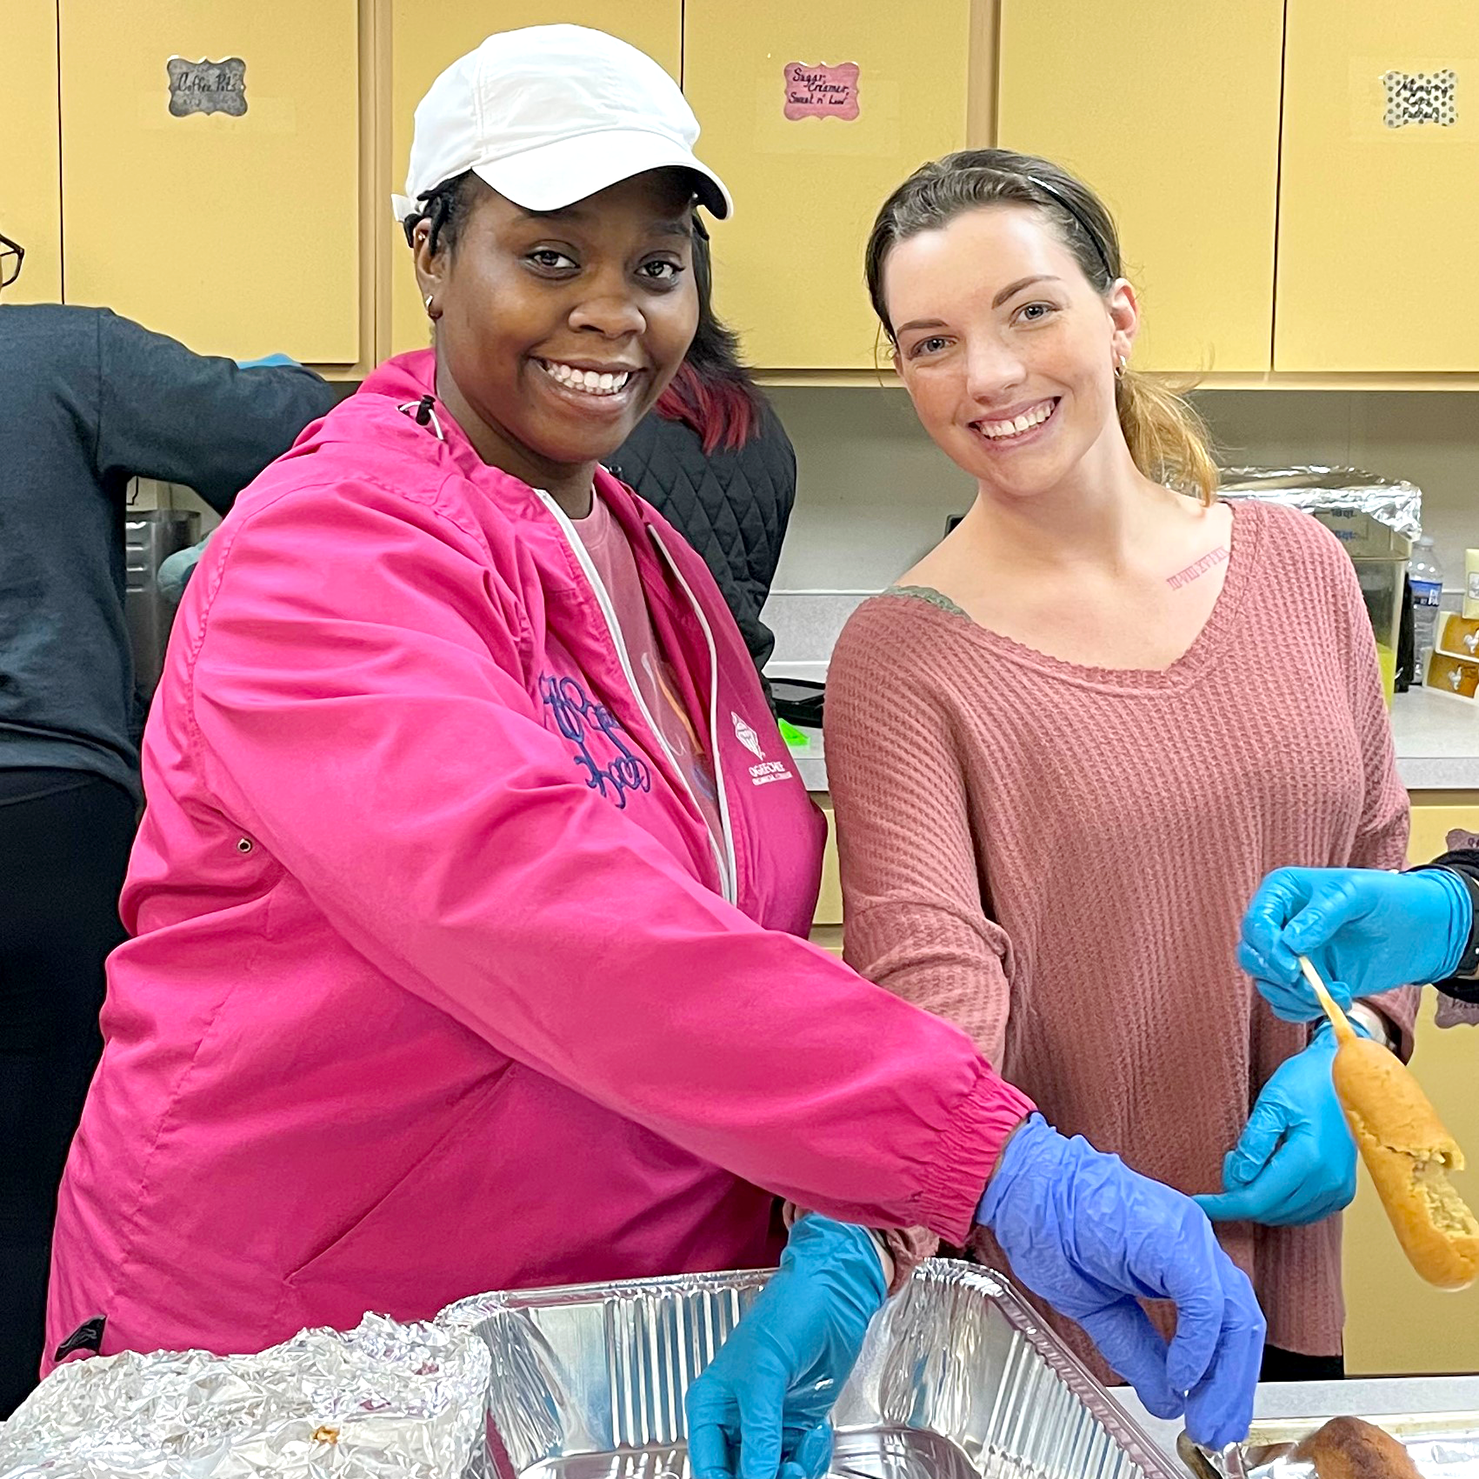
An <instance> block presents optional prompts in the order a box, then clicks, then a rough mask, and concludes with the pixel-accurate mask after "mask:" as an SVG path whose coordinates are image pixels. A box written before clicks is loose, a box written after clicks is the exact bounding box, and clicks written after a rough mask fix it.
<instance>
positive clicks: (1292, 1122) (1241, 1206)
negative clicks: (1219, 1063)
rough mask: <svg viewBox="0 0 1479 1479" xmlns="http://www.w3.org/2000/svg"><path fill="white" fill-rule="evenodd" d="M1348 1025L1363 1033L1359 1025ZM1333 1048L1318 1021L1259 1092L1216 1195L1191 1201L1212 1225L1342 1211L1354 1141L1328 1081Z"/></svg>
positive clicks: (1299, 1219)
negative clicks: (1307, 1042)
mask: <svg viewBox="0 0 1479 1479" xmlns="http://www.w3.org/2000/svg"><path fill="white" fill-rule="evenodd" d="M1351 1025H1352V1026H1353V1027H1354V1028H1355V1029H1356V1031H1357V1032H1363V1033H1364V1029H1363V1028H1362V1027H1361V1025H1360V1023H1358V1022H1352V1023H1351ZM1336 1046H1337V1044H1336V1041H1335V1032H1334V1029H1333V1028H1332V1027H1331V1026H1330V1024H1329V1023H1328V1022H1326V1023H1325V1024H1324V1025H1323V1026H1321V1028H1320V1030H1319V1031H1318V1032H1317V1033H1316V1034H1315V1038H1314V1041H1313V1042H1312V1043H1311V1044H1310V1045H1309V1047H1307V1048H1306V1049H1305V1050H1304V1051H1303V1052H1302V1053H1296V1054H1295V1055H1294V1056H1293V1057H1292V1058H1289V1059H1287V1060H1286V1061H1285V1062H1283V1063H1281V1064H1280V1065H1279V1067H1278V1068H1277V1069H1276V1070H1275V1071H1274V1074H1273V1076H1272V1077H1271V1078H1270V1079H1269V1081H1268V1082H1267V1083H1266V1084H1265V1085H1264V1086H1263V1092H1262V1093H1261V1094H1259V1096H1258V1102H1257V1103H1256V1104H1255V1105H1254V1106H1253V1113H1252V1114H1251V1115H1249V1116H1248V1123H1247V1124H1246V1125H1245V1126H1244V1127H1243V1133H1242V1134H1241V1135H1240V1136H1239V1137H1238V1143H1237V1145H1236V1146H1235V1147H1234V1148H1233V1149H1232V1150H1230V1151H1228V1153H1227V1158H1226V1159H1225V1160H1224V1161H1223V1163H1222V1185H1223V1191H1222V1192H1221V1194H1220V1195H1218V1196H1201V1197H1196V1198H1195V1199H1194V1200H1195V1201H1196V1203H1197V1205H1198V1206H1199V1207H1200V1208H1201V1209H1202V1211H1204V1212H1205V1213H1206V1214H1207V1216H1208V1217H1210V1218H1211V1219H1212V1220H1213V1221H1214V1222H1238V1221H1242V1220H1247V1221H1249V1222H1262V1223H1264V1224H1265V1225H1266V1226H1268V1227H1300V1226H1302V1225H1303V1224H1304V1223H1307V1222H1319V1221H1320V1220H1321V1218H1324V1217H1329V1216H1330V1215H1331V1214H1332V1213H1334V1212H1339V1211H1340V1209H1341V1208H1342V1207H1348V1206H1350V1204H1351V1198H1352V1197H1354V1196H1355V1194H1356V1142H1355V1141H1354V1140H1353V1139H1352V1138H1351V1132H1350V1127H1349V1126H1348V1125H1347V1124H1346V1118H1345V1111H1344V1110H1343V1109H1341V1107H1340V1100H1339V1099H1338V1098H1337V1097H1336V1095H1335V1084H1334V1082H1333V1080H1332V1079H1331V1077H1330V1066H1331V1064H1332V1063H1334V1062H1335V1049H1336Z"/></svg>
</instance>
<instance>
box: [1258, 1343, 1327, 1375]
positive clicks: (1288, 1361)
mask: <svg viewBox="0 0 1479 1479" xmlns="http://www.w3.org/2000/svg"><path fill="white" fill-rule="evenodd" d="M1258 1379H1259V1381H1343V1380H1344V1379H1345V1357H1344V1356H1301V1355H1300V1354H1299V1352H1298V1351H1281V1350H1280V1349H1279V1348H1278V1346H1276V1345H1266V1346H1264V1348H1263V1370H1262V1371H1261V1372H1260V1373H1259V1376H1258Z"/></svg>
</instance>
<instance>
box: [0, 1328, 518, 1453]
mask: <svg viewBox="0 0 1479 1479" xmlns="http://www.w3.org/2000/svg"><path fill="white" fill-rule="evenodd" d="M488 1367H489V1357H488V1351H487V1347H486V1346H484V1345H483V1343H482V1342H481V1341H478V1340H475V1339H473V1338H471V1337H470V1336H469V1335H468V1334H467V1333H466V1332H462V1333H459V1332H457V1331H454V1330H450V1329H447V1328H446V1327H444V1326H439V1325H431V1324H421V1325H398V1324H396V1323H395V1322H394V1321H392V1320H387V1319H385V1318H383V1317H382V1316H379V1315H366V1316H365V1318H364V1320H363V1321H362V1322H361V1323H360V1325H359V1327H358V1328H357V1329H355V1330H351V1331H347V1332H345V1331H337V1330H305V1331H302V1332H301V1333H300V1334H298V1335H295V1336H294V1337H293V1338H292V1339H291V1340H288V1341H284V1342H283V1343H282V1344H281V1345H276V1346H273V1347H271V1348H270V1349H269V1350H266V1351H263V1352H262V1353H261V1354H260V1355H254V1356H212V1355H209V1354H207V1353H206V1352H204V1351H184V1352H165V1351H157V1352H155V1353H153V1354H152V1355H141V1354H138V1353H135V1352H125V1353H123V1354H121V1355H117V1356H96V1357H93V1358H92V1359H90V1360H86V1361H76V1362H72V1363H70V1364H68V1365H65V1366H60V1367H58V1368H57V1369H56V1370H55V1371H54V1372H52V1374H51V1375H50V1376H48V1377H47V1378H46V1380H45V1381H43V1382H42V1383H41V1385H40V1386H39V1387H37V1388H36V1390H35V1391H34V1392H33V1393H32V1394H31V1395H30V1396H29V1397H28V1398H27V1399H26V1400H25V1401H24V1402H23V1403H22V1404H21V1405H20V1407H19V1408H18V1409H17V1410H16V1412H15V1414H14V1415H13V1416H12V1417H11V1419H10V1421H9V1422H7V1423H4V1424H0V1479H114V1476H123V1475H128V1476H139V1479H175V1476H181V1479H184V1476H188V1479H256V1476H259V1475H260V1476H266V1475H271V1476H273V1479H279V1476H282V1479H320V1476H335V1479H460V1476H461V1475H462V1474H463V1473H464V1472H465V1471H466V1469H467V1467H468V1464H469V1462H470V1461H471V1460H472V1459H473V1457H474V1455H475V1454H476V1455H479V1456H480V1455H481V1454H482V1452H483V1450H484V1448H485V1443H484V1438H483V1419H484V1412H485V1407H486V1402H487V1388H488Z"/></svg>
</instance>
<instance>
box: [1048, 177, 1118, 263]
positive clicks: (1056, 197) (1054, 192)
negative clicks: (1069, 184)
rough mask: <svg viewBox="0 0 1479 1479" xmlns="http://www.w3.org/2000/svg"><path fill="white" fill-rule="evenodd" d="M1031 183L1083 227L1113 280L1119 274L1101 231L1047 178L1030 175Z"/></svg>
mask: <svg viewBox="0 0 1479 1479" xmlns="http://www.w3.org/2000/svg"><path fill="white" fill-rule="evenodd" d="M1027 180H1028V183H1029V184H1032V185H1035V186H1036V187H1037V188H1038V189H1039V190H1041V191H1042V193H1043V194H1044V195H1046V196H1047V197H1048V199H1049V200H1051V201H1053V202H1054V203H1055V204H1057V205H1060V206H1062V207H1063V209H1064V210H1065V211H1067V212H1068V214H1069V215H1070V216H1072V217H1073V219H1074V220H1075V221H1077V222H1078V224H1079V225H1080V226H1081V227H1082V228H1083V232H1084V235H1085V236H1087V237H1088V238H1089V240H1090V241H1091V242H1092V243H1093V244H1094V252H1095V254H1096V255H1097V256H1098V258H1099V260H1100V261H1101V262H1102V263H1103V264H1104V272H1105V275H1106V276H1107V277H1108V278H1109V280H1110V282H1113V281H1114V280H1115V279H1116V278H1117V277H1118V276H1119V273H1117V272H1116V271H1115V270H1114V268H1113V267H1111V266H1110V265H1109V253H1108V252H1106V251H1105V250H1104V243H1103V242H1102V241H1100V240H1099V233H1098V232H1097V231H1095V230H1094V228H1093V227H1092V226H1090V225H1089V223H1088V222H1087V221H1086V220H1085V219H1084V218H1083V215H1082V214H1081V213H1080V211H1079V209H1078V207H1077V206H1076V205H1074V203H1073V202H1072V201H1071V200H1070V199H1069V198H1068V197H1067V196H1066V195H1064V194H1063V193H1062V191H1060V190H1059V189H1057V187H1056V186H1053V185H1050V184H1048V182H1047V181H1046V180H1040V179H1038V177H1037V176H1036V175H1028V176H1027Z"/></svg>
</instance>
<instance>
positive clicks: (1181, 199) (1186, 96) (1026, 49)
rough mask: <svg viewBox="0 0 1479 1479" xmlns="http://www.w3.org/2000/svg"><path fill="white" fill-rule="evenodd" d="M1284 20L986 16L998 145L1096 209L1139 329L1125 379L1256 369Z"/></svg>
mask: <svg viewBox="0 0 1479 1479" xmlns="http://www.w3.org/2000/svg"><path fill="white" fill-rule="evenodd" d="M1291 3H1292V5H1293V6H1294V7H1297V6H1298V4H1299V0H1291ZM1336 3H1343V0H1336ZM1283 16H1284V0H1239V3H1237V4H1236V5H1228V4H1226V3H1223V0H1129V3H1127V0H1001V30H1000V37H999V41H998V68H999V76H998V83H997V142H998V143H999V144H1001V145H1002V146H1003V147H1004V148H1009V149H1020V150H1023V151H1025V152H1027V153H1031V154H1040V155H1043V156H1045V157H1046V158H1048V159H1052V160H1054V161H1056V162H1057V163H1059V164H1062V165H1064V166H1066V167H1067V168H1068V169H1069V170H1071V171H1072V172H1073V173H1074V174H1076V175H1078V176H1079V177H1080V178H1081V179H1083V180H1085V181H1086V182H1087V183H1088V184H1089V185H1091V186H1092V187H1093V188H1094V190H1095V191H1096V192H1097V193H1098V194H1099V195H1100V196H1101V197H1102V198H1103V200H1104V201H1105V203H1106V204H1107V205H1108V206H1109V209H1110V211H1111V212H1112V213H1113V215H1114V216H1115V219H1116V221H1117V223H1118V225H1119V229H1120V237H1121V249H1122V255H1123V258H1124V263H1125V267H1126V276H1127V277H1128V278H1129V279H1130V280H1131V281H1132V282H1133V283H1134V284H1135V286H1136V288H1137V289H1138V290H1139V293H1140V302H1141V307H1142V309H1143V311H1144V313H1145V322H1144V325H1143V328H1142V331H1141V335H1140V338H1139V340H1138V341H1137V343H1136V348H1135V353H1134V363H1135V364H1136V365H1137V366H1138V367H1139V368H1142V369H1155V370H1176V371H1193V372H1203V371H1209V370H1210V371H1238V370H1241V371H1247V370H1267V369H1268V368H1269V356H1270V338H1271V333H1272V325H1273V301H1274V294H1273V289H1274V222H1275V215H1276V200H1277V192H1278V178H1279V79H1280V50H1281V47H1282V43H1283Z"/></svg>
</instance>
